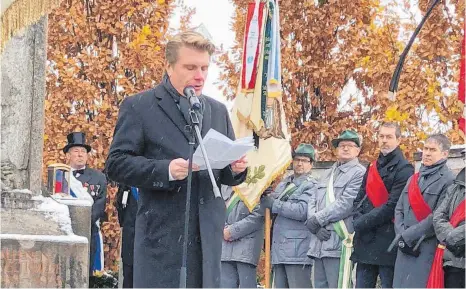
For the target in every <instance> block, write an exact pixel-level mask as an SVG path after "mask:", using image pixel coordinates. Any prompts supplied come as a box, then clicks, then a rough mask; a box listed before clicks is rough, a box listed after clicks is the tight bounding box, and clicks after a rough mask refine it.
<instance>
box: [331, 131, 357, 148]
mask: <svg viewBox="0 0 466 289" xmlns="http://www.w3.org/2000/svg"><path fill="white" fill-rule="evenodd" d="M341 141H352V142H354V143H355V144H356V145H357V146H358V147H361V140H360V139H359V136H358V134H357V133H356V132H355V131H354V130H350V129H347V130H345V131H343V132H342V133H341V134H340V136H339V137H337V138H336V139H333V140H332V145H333V147H335V148H336V147H338V144H339V143H340V142H341Z"/></svg>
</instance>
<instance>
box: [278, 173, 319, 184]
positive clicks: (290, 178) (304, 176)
mask: <svg viewBox="0 0 466 289" xmlns="http://www.w3.org/2000/svg"><path fill="white" fill-rule="evenodd" d="M311 178H312V176H311V172H309V173H307V174H302V175H300V176H299V177H295V175H294V174H292V175H289V176H288V177H287V178H286V179H284V180H283V181H284V182H285V183H291V182H293V184H295V185H296V186H298V187H299V186H300V185H301V184H302V183H303V182H305V181H307V180H309V179H311Z"/></svg>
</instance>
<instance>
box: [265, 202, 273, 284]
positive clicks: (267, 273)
mask: <svg viewBox="0 0 466 289" xmlns="http://www.w3.org/2000/svg"><path fill="white" fill-rule="evenodd" d="M271 227H272V224H271V218H270V209H265V266H264V267H265V286H264V287H265V288H272V283H271V278H270V275H271V272H272V270H271V267H270V229H271Z"/></svg>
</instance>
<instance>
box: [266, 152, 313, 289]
mask: <svg viewBox="0 0 466 289" xmlns="http://www.w3.org/2000/svg"><path fill="white" fill-rule="evenodd" d="M314 161H315V151H314V147H313V146H312V145H310V144H300V145H299V146H298V148H297V149H296V150H295V151H294V153H293V171H294V174H292V175H291V176H288V177H286V178H285V179H284V180H283V181H282V182H281V183H280V184H279V185H278V186H277V187H276V189H275V191H274V192H272V193H271V194H270V195H266V196H263V197H262V200H261V206H262V207H266V208H270V209H271V210H272V214H274V215H275V222H274V225H273V238H272V264H273V287H274V288H311V264H312V263H311V262H312V260H311V259H309V257H307V255H306V253H307V249H308V246H309V242H310V238H311V233H310V232H309V230H308V229H307V228H306V226H305V225H304V222H305V221H306V219H307V203H308V202H309V200H310V199H311V194H313V193H314V192H315V188H316V184H317V181H316V180H315V179H314V178H313V177H312V176H311V169H312V163H313V162H314Z"/></svg>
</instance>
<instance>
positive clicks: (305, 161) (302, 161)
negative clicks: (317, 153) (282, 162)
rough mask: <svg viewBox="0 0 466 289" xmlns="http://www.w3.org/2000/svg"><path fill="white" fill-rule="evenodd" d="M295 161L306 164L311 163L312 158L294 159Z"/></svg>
mask: <svg viewBox="0 0 466 289" xmlns="http://www.w3.org/2000/svg"><path fill="white" fill-rule="evenodd" d="M293 162H295V163H303V164H306V163H310V162H311V160H309V159H293Z"/></svg>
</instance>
